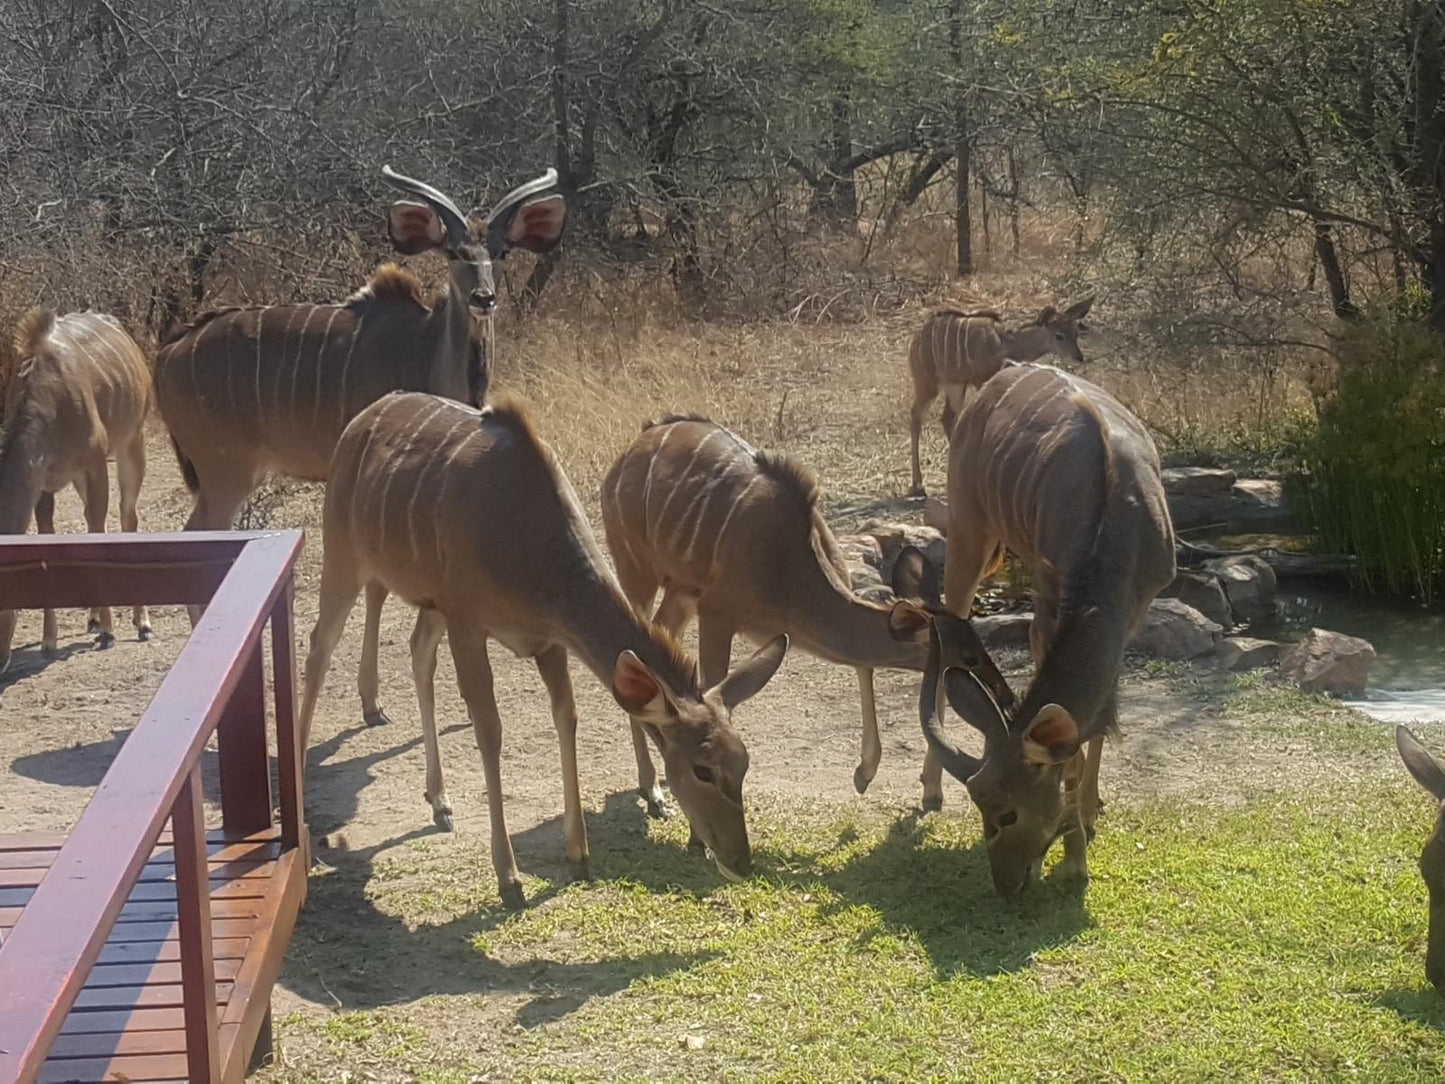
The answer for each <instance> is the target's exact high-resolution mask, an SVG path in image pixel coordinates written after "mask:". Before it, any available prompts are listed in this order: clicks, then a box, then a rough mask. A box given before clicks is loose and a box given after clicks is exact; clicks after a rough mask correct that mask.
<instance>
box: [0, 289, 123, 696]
mask: <svg viewBox="0 0 1445 1084" xmlns="http://www.w3.org/2000/svg"><path fill="white" fill-rule="evenodd" d="M150 382H151V370H150V365H149V363H148V362H147V361H146V356H145V354H144V353H143V352H142V351H141V348H140V347H139V346H137V345H136V342H135V340H134V339H132V338H131V337H130V335H129V334H127V333H126V330H125V329H124V328H123V327H121V325H120V322H119V321H118V320H116V319H115V318H114V317H111V316H106V315H104V314H102V313H98V312H76V313H69V314H67V315H64V316H56V315H55V314H54V313H51V312H47V311H44V310H41V309H34V310H32V311H31V312H30V313H28V314H27V315H26V316H25V317H24V319H22V320H21V322H20V324H19V326H18V327H17V328H16V333H15V363H14V366H13V371H12V372H11V374H10V378H9V380H8V381H7V382H6V386H5V388H4V389H3V393H4V394H3V403H0V534H23V533H24V532H25V531H26V530H27V529H28V528H29V526H30V520H31V516H32V514H33V516H34V518H35V520H36V527H37V529H38V530H39V531H40V532H41V533H42V534H49V533H52V532H54V530H55V494H56V493H58V492H59V491H61V490H63V489H64V488H65V487H66V486H67V485H72V484H73V485H74V486H75V491H76V492H77V493H79V494H80V499H81V501H82V503H83V504H84V506H85V522H86V529H87V530H89V531H90V532H92V533H96V534H99V533H102V532H104V531H105V520H106V513H107V511H108V507H109V502H110V479H109V477H108V475H107V473H106V459H107V458H108V457H113V458H114V459H115V473H116V480H117V483H118V488H119V491H120V526H121V530H123V531H134V530H136V529H137V528H138V526H139V520H138V517H137V515H136V500H137V497H138V495H139V493H140V487H141V482H142V481H143V480H144V478H145V462H146V457H145V419H146V414H147V412H148V411H149V409H150ZM132 618H133V621H134V624H135V628H136V632H137V634H138V635H139V637H140V638H141V639H142V640H145V639H148V638H149V637H150V634H151V627H150V619H149V617H148V616H147V614H146V608H145V607H144V606H137V607H135V609H134V610H133V611H132ZM90 624H91V628H92V631H99V633H100V643H101V645H102V646H104V645H105V644H107V643H109V642H110V641H111V640H112V639H113V638H114V630H113V627H112V619H111V612H110V608H109V607H100V608H98V609H95V610H92V611H91V622H90ZM14 633H15V611H14V610H7V611H3V612H0V671H3V670H4V669H5V668H6V667H7V666H8V665H9V663H10V646H11V640H12V639H13V637H14ZM56 647H57V629H56V623H55V612H54V611H53V610H46V611H45V619H44V632H43V634H42V638H41V649H42V651H44V652H45V653H46V654H47V655H49V654H54V652H55V650H56Z"/></svg>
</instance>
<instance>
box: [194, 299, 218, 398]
mask: <svg viewBox="0 0 1445 1084" xmlns="http://www.w3.org/2000/svg"><path fill="white" fill-rule="evenodd" d="M218 319H221V317H213V318H212V319H210V320H208V321H206V325H205V326H204V327H200V328H197V329H196V331H195V332H194V334H193V336H192V338H191V358H190V362H189V366H190V370H191V393H192V395H193V396H194V398H195V402H196V405H197V406H200V407H202V408H204V407H205V403H206V398H205V396H203V395H202V394H201V385H200V382H199V381H198V380H197V379H196V350H197V349H198V348H199V347H200V345H201V340H202V339H204V338H205V337H206V332H208V331H210V330H211V328H212V327H214V326H215V323H216V320H218Z"/></svg>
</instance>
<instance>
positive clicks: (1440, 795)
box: [1395, 726, 1445, 802]
mask: <svg viewBox="0 0 1445 1084" xmlns="http://www.w3.org/2000/svg"><path fill="white" fill-rule="evenodd" d="M1395 747H1396V748H1397V749H1399V750H1400V757H1401V759H1403V760H1404V761H1405V767H1406V768H1408V769H1409V770H1410V774H1411V775H1412V776H1414V777H1415V782H1417V783H1419V784H1420V785H1421V786H1422V787H1424V788H1425V789H1426V790H1428V791H1429V792H1430V793H1431V794H1433V795H1434V796H1435V800H1436V801H1440V802H1445V765H1442V764H1441V763H1440V762H1439V761H1438V760H1436V759H1435V758H1434V757H1433V756H1431V755H1430V753H1429V751H1428V750H1426V748H1425V747H1424V746H1423V745H1421V744H1420V739H1419V738H1417V737H1415V735H1414V734H1413V733H1411V732H1410V730H1409V729H1408V728H1406V727H1403V726H1397V727H1395Z"/></svg>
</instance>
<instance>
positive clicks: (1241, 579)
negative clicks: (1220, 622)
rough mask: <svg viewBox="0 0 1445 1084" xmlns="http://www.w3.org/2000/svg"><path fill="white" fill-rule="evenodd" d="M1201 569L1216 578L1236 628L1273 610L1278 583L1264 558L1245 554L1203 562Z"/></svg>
mask: <svg viewBox="0 0 1445 1084" xmlns="http://www.w3.org/2000/svg"><path fill="white" fill-rule="evenodd" d="M1204 567H1205V569H1206V570H1207V571H1209V572H1211V573H1213V574H1214V575H1215V576H1217V577H1218V578H1219V583H1220V585H1221V586H1222V587H1223V588H1224V594H1225V597H1227V598H1228V599H1229V608H1230V610H1231V611H1232V612H1233V614H1234V620H1235V623H1236V624H1238V623H1242V622H1245V621H1252V620H1254V619H1255V618H1257V617H1262V616H1264V615H1265V614H1267V613H1270V612H1271V611H1273V610H1274V592H1275V588H1277V587H1278V586H1279V580H1278V578H1277V577H1276V576H1275V574H1274V569H1272V568H1271V567H1270V566H1269V563H1268V562H1267V561H1265V560H1264V558H1262V557H1258V556H1256V555H1255V554H1252V553H1245V554H1240V555H1239V556H1236V557H1221V558H1219V559H1218V560H1214V561H1205V562H1204ZM1181 597H1182V596H1181Z"/></svg>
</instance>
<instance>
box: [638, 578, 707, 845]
mask: <svg viewBox="0 0 1445 1084" xmlns="http://www.w3.org/2000/svg"><path fill="white" fill-rule="evenodd" d="M649 593H650V592H649ZM696 610H697V596H696V595H694V594H693V593H692V592H690V591H682V590H679V589H677V588H668V589H667V590H666V591H664V592H663V595H662V602H660V603H659V604H658V607H657V612H656V613H655V614H654V615H653V618H652V621H653V624H655V625H660V626H661V627H662V628H665V629H666V630H667V631H668V632H670V633H672V635H673V636H680V635H681V634H682V630H683V629H685V628H686V627H687V623H688V622H689V621H690V620H692V615H693V614H694V613H695V612H696ZM628 722H629V723H630V724H631V725H632V751H633V753H634V755H635V756H636V758H637V792H638V793H639V794H641V795H642V800H643V801H644V802H646V803H647V815H648V816H649V817H653V818H655V819H657V820H666V819H667V818H668V817H669V816H671V815H672V810H671V809H670V808H669V807H668V805H667V800H666V799H665V798H664V797H663V795H662V788H661V787H659V786H658V785H657V769H656V768H655V767H653V764H652V752H651V750H649V749H648V747H647V732H646V731H644V730H643V729H642V724H641V723H639V722H638V721H637V720H636V719H629V720H628Z"/></svg>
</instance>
